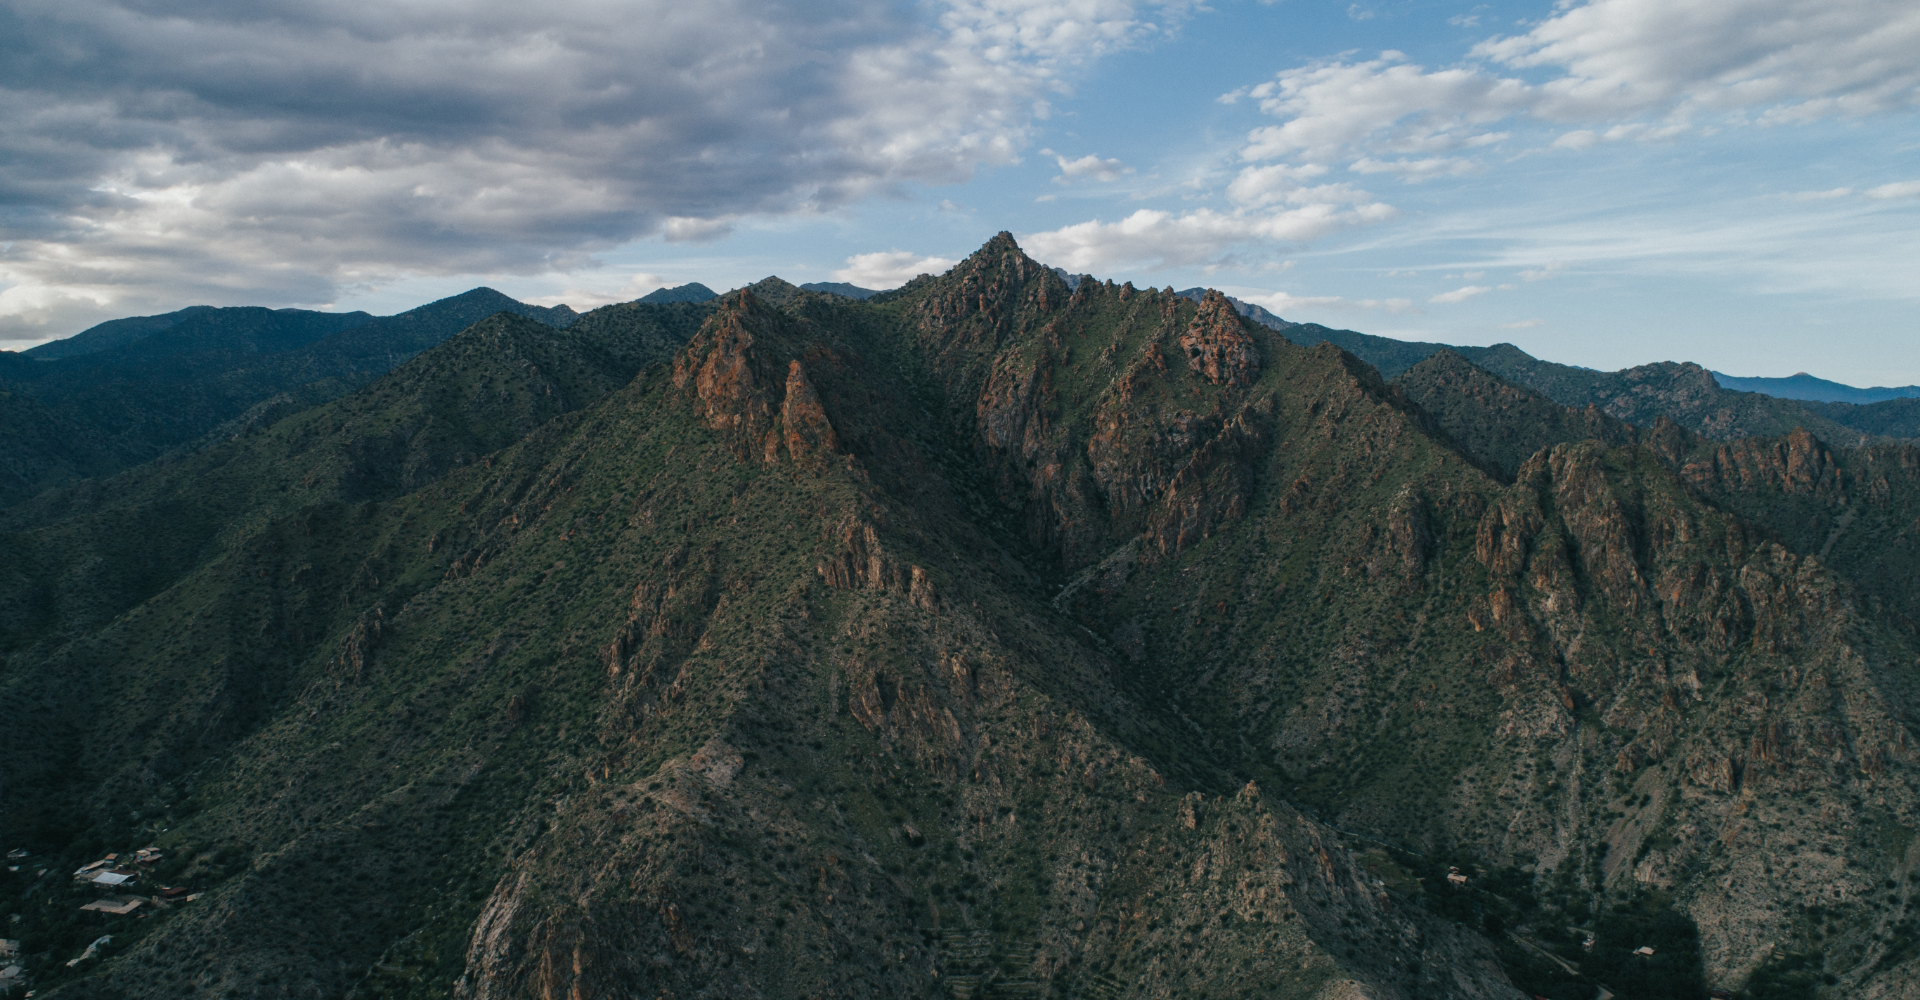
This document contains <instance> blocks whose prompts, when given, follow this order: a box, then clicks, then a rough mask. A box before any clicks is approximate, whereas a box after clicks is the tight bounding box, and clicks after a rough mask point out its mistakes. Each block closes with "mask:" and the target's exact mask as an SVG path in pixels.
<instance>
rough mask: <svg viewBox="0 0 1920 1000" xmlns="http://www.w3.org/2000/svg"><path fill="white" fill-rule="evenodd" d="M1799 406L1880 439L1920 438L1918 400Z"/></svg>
mask: <svg viewBox="0 0 1920 1000" xmlns="http://www.w3.org/2000/svg"><path fill="white" fill-rule="evenodd" d="M1800 405H1802V406H1804V407H1806V408H1807V409H1808V410H1810V411H1812V412H1814V413H1817V414H1819V415H1820V416H1822V417H1825V418H1827V419H1828V420H1831V421H1833V422H1834V423H1836V424H1840V425H1843V426H1845V427H1848V428H1850V429H1852V430H1856V431H1859V432H1860V433H1862V434H1869V435H1872V436H1874V437H1880V438H1895V439H1915V438H1920V400H1913V399H1888V400H1883V401H1881V402H1878V403H1817V402H1812V401H1808V402H1803V403H1801V404H1800Z"/></svg>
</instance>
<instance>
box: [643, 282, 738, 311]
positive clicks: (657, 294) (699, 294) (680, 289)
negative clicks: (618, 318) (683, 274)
mask: <svg viewBox="0 0 1920 1000" xmlns="http://www.w3.org/2000/svg"><path fill="white" fill-rule="evenodd" d="M719 297H720V296H719V294H718V293H716V292H715V291H714V290H713V289H711V288H708V287H707V286H705V285H703V284H701V283H699V282H697V281H689V282H687V283H686V284H684V285H679V286H676V287H674V288H656V289H654V290H653V291H651V292H648V293H647V294H645V295H642V296H640V298H638V299H637V300H635V301H637V302H641V303H644V304H647V305H659V304H664V303H668V302H711V301H712V300H714V299H717V298H719Z"/></svg>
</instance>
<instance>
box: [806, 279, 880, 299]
mask: <svg viewBox="0 0 1920 1000" xmlns="http://www.w3.org/2000/svg"><path fill="white" fill-rule="evenodd" d="M800 287H801V288H802V289H804V290H806V291H809V292H826V293H828V294H830V295H844V296H846V297H847V298H850V299H870V298H873V297H874V296H875V295H878V294H880V292H879V290H878V289H873V288H861V287H860V286H859V285H849V284H847V283H846V282H844V281H809V282H807V283H806V284H804V285H801V286H800Z"/></svg>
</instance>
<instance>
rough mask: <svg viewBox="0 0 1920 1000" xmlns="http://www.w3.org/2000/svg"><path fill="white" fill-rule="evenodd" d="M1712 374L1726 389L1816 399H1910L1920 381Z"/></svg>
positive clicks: (1799, 374)
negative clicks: (1861, 383)
mask: <svg viewBox="0 0 1920 1000" xmlns="http://www.w3.org/2000/svg"><path fill="white" fill-rule="evenodd" d="M1713 377H1714V378H1715V379H1717V380H1719V382H1720V384H1721V385H1722V386H1725V387H1726V388H1728V389H1738V390H1740V391H1741V392H1764V393H1766V394H1767V395H1769V396H1778V397H1779V398H1781V399H1803V400H1809V401H1812V402H1818V403H1879V402H1883V401H1885V400H1889V399H1910V398H1912V397H1915V396H1920V385H1902V386H1892V387H1888V386H1874V387H1873V388H1870V389H1860V388H1856V387H1854V386H1851V385H1842V384H1840V383H1839V382H1829V381H1827V380H1826V379H1823V378H1815V377H1814V376H1812V375H1809V374H1807V373H1806V372H1796V373H1794V374H1792V375H1789V376H1787V377H1786V378H1741V377H1740V376H1738V375H1727V374H1724V373H1722V372H1714V373H1713Z"/></svg>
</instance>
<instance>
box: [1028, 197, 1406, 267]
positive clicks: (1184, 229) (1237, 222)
mask: <svg viewBox="0 0 1920 1000" xmlns="http://www.w3.org/2000/svg"><path fill="white" fill-rule="evenodd" d="M1392 216H1393V207H1392V206H1390V205H1384V204H1380V203H1377V202H1375V203H1371V204H1366V205H1359V206H1353V207H1348V208H1342V207H1339V206H1336V205H1332V204H1310V205H1304V206H1302V207H1300V208H1294V209H1287V210H1285V211H1279V212H1264V213H1262V212H1216V211H1213V210H1212V209H1205V208H1203V209H1198V210H1195V211H1192V212H1186V213H1182V214H1180V215H1175V214H1173V213H1171V212H1164V211H1159V210H1156V209H1141V210H1139V211H1137V212H1135V213H1133V214H1132V215H1130V216H1127V217H1126V218H1124V219H1122V220H1120V221H1119V222H1099V221H1092V222H1082V223H1078V224H1076V225H1071V226H1065V227H1062V228H1060V229H1055V230H1051V231H1048V232H1042V233H1034V234H1032V235H1029V236H1024V237H1022V238H1021V241H1020V242H1021V243H1022V245H1024V246H1025V247H1026V248H1027V249H1028V250H1029V251H1030V252H1032V253H1033V255H1034V257H1035V258H1037V259H1039V260H1043V261H1045V262H1047V263H1048V264H1052V265H1056V266H1059V267H1065V268H1066V269H1067V270H1069V271H1075V272H1102V271H1111V270H1116V269H1119V268H1123V267H1128V266H1144V267H1186V266H1191V265H1200V264H1217V263H1222V262H1224V261H1226V260H1227V259H1229V258H1230V256H1231V255H1232V252H1233V251H1234V250H1235V249H1236V248H1237V247H1240V246H1244V245H1246V244H1261V243H1305V242H1307V241H1310V240H1314V239H1318V238H1320V237H1322V236H1325V235H1327V234H1329V233H1332V232H1336V231H1338V230H1341V229H1345V228H1347V227H1350V226H1356V225H1361V224H1363V223H1368V222H1378V221H1382V220H1385V219H1388V218H1391V217H1392Z"/></svg>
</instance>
